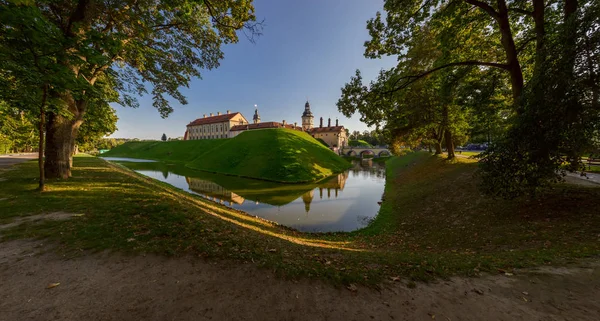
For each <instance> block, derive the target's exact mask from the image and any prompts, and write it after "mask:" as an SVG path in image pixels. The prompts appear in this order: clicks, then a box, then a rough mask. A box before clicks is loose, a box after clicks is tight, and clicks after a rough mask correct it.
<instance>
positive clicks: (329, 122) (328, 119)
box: [327, 118, 331, 127]
mask: <svg viewBox="0 0 600 321" xmlns="http://www.w3.org/2000/svg"><path fill="white" fill-rule="evenodd" d="M327 127H331V118H327Z"/></svg>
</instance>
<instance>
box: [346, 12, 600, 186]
mask: <svg viewBox="0 0 600 321" xmlns="http://www.w3.org/2000/svg"><path fill="white" fill-rule="evenodd" d="M598 6H599V5H598V3H597V2H595V1H591V0H560V1H547V0H527V1H517V0H496V1H488V0H485V1H480V0H458V1H438V0H433V1H430V0H386V1H385V4H384V11H385V12H384V13H377V15H376V17H375V18H373V19H371V20H369V21H368V22H367V29H368V30H369V33H370V36H371V39H370V40H368V41H366V42H365V56H366V57H368V58H379V57H381V56H383V55H394V56H397V57H398V64H397V66H396V67H394V68H392V69H390V70H384V71H382V72H381V73H380V74H379V77H378V78H377V79H376V80H374V81H372V82H371V83H370V84H368V85H365V84H363V81H362V77H361V74H360V71H357V73H356V75H355V76H354V77H352V78H351V80H350V82H349V83H347V84H346V85H345V86H344V87H343V88H342V96H341V98H340V99H339V101H338V108H339V110H340V111H341V112H343V113H344V114H345V115H346V116H350V115H352V114H354V113H356V112H358V113H360V115H361V120H362V121H364V122H365V123H366V124H368V125H382V126H385V132H387V133H389V135H390V138H389V139H390V140H393V141H402V142H408V143H409V144H413V143H423V142H425V143H434V144H441V143H442V142H443V143H444V146H445V147H446V149H447V151H448V154H449V156H450V157H452V153H451V151H452V148H453V145H454V144H456V143H459V142H460V141H465V140H466V139H467V138H468V137H469V136H473V137H475V136H478V137H479V138H478V139H482V137H481V136H482V135H483V136H484V137H485V136H487V137H486V138H487V139H486V140H487V141H488V142H489V141H490V140H493V142H494V143H495V144H494V147H493V148H492V149H490V150H489V151H488V152H487V153H486V154H485V155H484V157H483V159H482V162H481V164H482V166H481V169H482V176H483V177H484V180H483V181H484V182H485V184H486V186H485V190H486V191H488V192H490V193H492V194H497V195H503V196H515V195H519V194H522V193H524V192H534V191H535V190H536V189H537V188H539V187H541V186H543V185H545V184H546V183H548V182H552V181H555V180H556V179H558V178H559V176H557V173H559V172H560V170H561V169H562V168H563V164H565V163H566V164H567V168H569V169H570V170H575V169H578V168H580V165H581V155H582V154H583V153H584V152H585V151H587V150H589V149H593V148H595V147H594V144H596V145H597V142H598V128H597V126H598V125H597V123H598V121H597V120H598V119H599V118H598V116H599V113H600V111H599V108H598V105H599V95H598V92H599V89H598V73H599V71H600V69H599V68H600V64H599V63H598V61H599V60H598V59H599V57H600V50H599V49H600V41H599V39H598V32H599V30H600V23H599V17H600V15H598V12H599V11H598ZM447 135H448V136H447ZM492 137H493V139H492ZM436 149H438V152H439V148H437V146H436ZM509 164H510V166H509ZM515 164H518V166H520V167H519V169H518V170H517V169H515V166H517V165H515Z"/></svg>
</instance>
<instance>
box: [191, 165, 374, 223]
mask: <svg viewBox="0 0 600 321" xmlns="http://www.w3.org/2000/svg"><path fill="white" fill-rule="evenodd" d="M350 174H352V176H353V177H357V176H359V175H360V176H362V177H363V178H371V177H372V178H385V167H384V165H383V164H380V163H374V162H373V161H372V160H364V161H361V162H353V167H352V168H350V169H349V170H347V171H346V172H344V173H341V174H339V175H337V176H335V177H332V178H329V179H327V180H324V181H321V182H319V183H316V184H312V185H306V189H308V191H306V190H305V192H302V188H299V189H298V190H299V191H300V192H299V193H298V195H297V196H296V197H295V198H293V199H291V200H290V201H289V202H288V203H291V202H293V201H294V200H296V199H298V197H300V198H302V201H303V203H304V209H305V211H306V213H308V212H309V211H310V204H311V203H312V202H313V199H314V197H315V193H316V192H318V197H319V199H321V200H322V199H324V198H327V199H330V198H332V197H333V198H337V197H338V195H339V193H340V192H341V191H343V190H344V187H345V185H346V180H347V179H348V176H349V175H350ZM186 181H187V183H188V186H189V188H190V189H191V190H192V191H194V192H196V193H198V194H199V195H201V196H203V197H205V198H207V199H209V200H211V201H214V202H217V203H220V204H224V205H228V206H230V207H232V206H233V205H234V204H237V205H242V204H244V203H245V202H248V201H251V202H254V203H255V204H259V200H258V199H252V198H254V197H256V195H249V196H246V197H244V196H242V195H239V194H237V193H235V192H233V191H231V190H228V189H226V188H224V187H222V186H221V185H219V184H217V183H215V182H212V181H209V180H204V179H200V178H194V177H186ZM266 193H267V194H268V193H269V192H268V191H267V192H266ZM274 193H275V194H276V193H277V192H276V191H274ZM253 196H254V197H253ZM264 198H265V197H262V199H263V200H262V202H263V203H267V204H269V201H268V199H267V200H265V199H264ZM270 205H278V206H279V205H285V204H270Z"/></svg>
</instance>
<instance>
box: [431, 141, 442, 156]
mask: <svg viewBox="0 0 600 321" xmlns="http://www.w3.org/2000/svg"><path fill="white" fill-rule="evenodd" d="M433 147H434V148H435V154H436V155H440V154H442V142H440V141H438V140H436V141H435V142H434V143H433Z"/></svg>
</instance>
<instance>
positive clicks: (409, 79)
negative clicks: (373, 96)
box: [381, 60, 509, 95]
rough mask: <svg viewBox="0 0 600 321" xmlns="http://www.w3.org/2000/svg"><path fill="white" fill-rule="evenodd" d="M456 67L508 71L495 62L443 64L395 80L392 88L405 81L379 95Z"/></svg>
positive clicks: (504, 66) (505, 65) (473, 61)
mask: <svg viewBox="0 0 600 321" xmlns="http://www.w3.org/2000/svg"><path fill="white" fill-rule="evenodd" d="M456 66H484V67H493V68H500V69H504V70H509V66H508V65H507V64H500V63H496V62H485V61H476V60H467V61H461V62H451V63H448V64H445V65H442V66H439V67H436V68H433V69H430V70H428V71H425V72H422V73H420V74H418V75H411V76H404V77H400V78H398V79H396V81H395V82H394V84H393V85H392V86H396V85H397V84H398V83H399V82H400V81H402V80H406V81H405V82H404V83H403V84H402V85H400V86H399V87H396V88H393V89H390V90H387V91H385V92H382V93H381V94H384V95H385V94H391V93H393V92H396V91H398V90H401V89H404V88H406V87H408V85H410V84H412V83H414V82H415V81H417V80H419V79H421V78H423V77H426V76H428V75H430V74H432V73H434V72H436V71H438V70H442V69H445V68H449V67H456Z"/></svg>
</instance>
